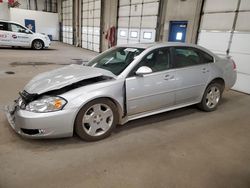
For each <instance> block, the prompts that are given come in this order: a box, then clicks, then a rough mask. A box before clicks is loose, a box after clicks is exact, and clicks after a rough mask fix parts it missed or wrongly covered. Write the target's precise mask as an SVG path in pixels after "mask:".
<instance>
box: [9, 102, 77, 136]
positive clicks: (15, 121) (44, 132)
mask: <svg viewBox="0 0 250 188" xmlns="http://www.w3.org/2000/svg"><path fill="white" fill-rule="evenodd" d="M5 114H6V117H7V120H8V122H9V124H10V126H11V127H12V128H13V130H14V131H15V132H16V133H18V134H19V135H21V136H23V137H27V138H33V139H36V138H37V139H40V138H62V137H70V136H72V135H73V127H74V125H73V124H74V113H73V112H71V111H67V110H61V111H57V112H50V113H34V112H29V111H26V110H21V109H18V107H14V106H7V107H6V108H5Z"/></svg>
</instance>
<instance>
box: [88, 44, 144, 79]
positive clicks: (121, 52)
mask: <svg viewBox="0 0 250 188" xmlns="http://www.w3.org/2000/svg"><path fill="white" fill-rule="evenodd" d="M143 50H144V49H142V48H126V47H117V48H114V49H113V50H111V51H108V52H104V53H103V54H101V55H100V56H98V57H96V58H95V59H93V60H92V61H90V62H89V63H88V64H87V66H91V67H98V68H102V69H106V70H109V71H111V72H112V73H113V74H115V75H119V74H120V73H121V72H122V71H123V70H124V69H125V68H126V67H127V66H128V65H129V64H130V63H131V62H132V61H133V60H134V58H135V57H136V56H138V55H139V54H140V53H141V52H142V51H143Z"/></svg>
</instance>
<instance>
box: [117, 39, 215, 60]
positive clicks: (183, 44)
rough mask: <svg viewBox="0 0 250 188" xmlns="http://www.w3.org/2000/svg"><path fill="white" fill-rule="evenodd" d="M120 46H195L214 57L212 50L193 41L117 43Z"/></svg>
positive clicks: (155, 47)
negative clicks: (192, 42)
mask: <svg viewBox="0 0 250 188" xmlns="http://www.w3.org/2000/svg"><path fill="white" fill-rule="evenodd" d="M117 46H118V47H128V48H143V49H149V48H150V49H157V48H161V47H171V46H183V47H193V48H198V49H200V50H202V51H204V52H206V53H208V54H210V55H212V56H214V57H216V56H217V55H215V54H214V53H212V52H211V51H210V50H208V49H206V48H204V47H202V46H199V45H197V44H191V43H182V42H153V43H135V44H121V45H117Z"/></svg>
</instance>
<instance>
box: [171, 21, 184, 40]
mask: <svg viewBox="0 0 250 188" xmlns="http://www.w3.org/2000/svg"><path fill="white" fill-rule="evenodd" d="M187 23H188V22H187V21H170V29H169V37H168V41H170V42H185V40H186V32H187Z"/></svg>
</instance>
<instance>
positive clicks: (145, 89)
mask: <svg viewBox="0 0 250 188" xmlns="http://www.w3.org/2000/svg"><path fill="white" fill-rule="evenodd" d="M142 66H147V67H149V68H151V69H152V73H150V74H146V75H143V76H137V75H135V72H136V71H137V70H138V68H140V67H142ZM175 87H176V83H175V71H174V70H173V69H172V65H171V56H170V49H169V48H161V49H157V50H154V51H152V52H150V53H148V54H147V55H145V57H144V58H143V60H142V61H141V62H140V63H138V65H137V66H136V67H135V68H134V70H133V71H132V72H131V74H130V75H129V77H128V78H127V79H126V100H127V101H126V104H127V113H128V115H129V116H131V115H135V114H139V113H143V112H148V111H154V110H160V109H163V108H166V107H170V106H173V105H174V103H175Z"/></svg>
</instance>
